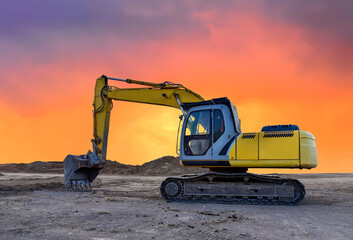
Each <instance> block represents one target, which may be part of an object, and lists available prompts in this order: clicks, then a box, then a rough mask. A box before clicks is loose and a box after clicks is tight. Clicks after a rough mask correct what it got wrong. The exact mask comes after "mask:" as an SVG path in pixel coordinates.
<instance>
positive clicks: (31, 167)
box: [0, 156, 208, 176]
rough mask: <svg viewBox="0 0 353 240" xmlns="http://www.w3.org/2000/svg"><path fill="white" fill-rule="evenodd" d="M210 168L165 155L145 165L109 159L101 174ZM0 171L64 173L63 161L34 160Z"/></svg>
mask: <svg viewBox="0 0 353 240" xmlns="http://www.w3.org/2000/svg"><path fill="white" fill-rule="evenodd" d="M207 170H208V169H202V168H187V167H182V166H180V164H179V158H178V157H173V156H165V157H161V158H158V159H156V160H153V161H150V162H147V163H144V164H143V165H136V166H135V165H127V164H122V163H119V162H116V161H110V160H107V163H106V165H105V167H104V168H103V169H102V170H101V171H100V173H101V174H120V175H143V176H173V175H183V174H196V173H200V172H207ZM0 172H25V173H60V174H64V164H63V162H39V161H37V162H32V163H29V164H24V163H20V164H0ZM0 176H1V175H0Z"/></svg>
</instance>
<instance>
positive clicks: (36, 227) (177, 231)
mask: <svg viewBox="0 0 353 240" xmlns="http://www.w3.org/2000/svg"><path fill="white" fill-rule="evenodd" d="M288 176H289V177H292V178H297V179H299V180H300V181H301V182H303V183H304V185H305V186H306V190H307V195H306V198H305V200H304V201H303V202H302V203H301V205H299V206H294V207H293V206H252V205H222V204H180V203H172V204H170V203H165V202H164V201H163V199H162V198H161V197H160V195H159V184H160V183H161V182H162V180H163V179H164V177H158V176H154V177H147V176H117V175H115V176H114V175H102V176H100V177H99V179H98V181H96V184H95V186H94V189H93V191H92V192H85V193H73V192H65V191H64V185H63V177H62V175H55V174H27V173H3V176H1V175H0V239H6V240H9V239H183V240H185V239H203V240H204V239H216V238H217V239H320V240H321V239H335V240H339V239H345V240H346V239H353V228H352V222H353V174H310V175H304V174H303V175H295V176H294V175H292V176H290V175H286V177H288Z"/></svg>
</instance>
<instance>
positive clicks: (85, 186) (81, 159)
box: [64, 151, 103, 191]
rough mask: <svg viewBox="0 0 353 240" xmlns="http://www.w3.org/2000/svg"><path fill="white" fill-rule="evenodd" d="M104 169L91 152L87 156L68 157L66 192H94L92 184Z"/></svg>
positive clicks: (66, 163)
mask: <svg viewBox="0 0 353 240" xmlns="http://www.w3.org/2000/svg"><path fill="white" fill-rule="evenodd" d="M102 168H103V166H102V164H101V160H100V159H99V158H98V157H97V155H96V154H95V153H93V152H91V151H88V153H87V154H86V155H67V156H66V158H65V160H64V175H65V187H66V191H90V190H92V182H93V181H94V179H95V178H96V177H97V176H98V174H99V170H101V169H102Z"/></svg>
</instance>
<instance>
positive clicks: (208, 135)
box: [181, 108, 212, 160]
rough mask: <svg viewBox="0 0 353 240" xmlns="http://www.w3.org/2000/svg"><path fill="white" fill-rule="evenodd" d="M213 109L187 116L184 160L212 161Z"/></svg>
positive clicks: (184, 135) (193, 112)
mask: <svg viewBox="0 0 353 240" xmlns="http://www.w3.org/2000/svg"><path fill="white" fill-rule="evenodd" d="M211 116H212V109H210V108H208V109H200V110H195V111H192V112H191V113H190V114H188V115H187V119H186V122H185V125H184V129H183V133H184V134H183V139H182V144H181V146H182V147H183V149H182V151H181V157H182V158H183V160H211V159H212V119H211Z"/></svg>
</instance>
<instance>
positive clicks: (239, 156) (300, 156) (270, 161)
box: [229, 130, 317, 168]
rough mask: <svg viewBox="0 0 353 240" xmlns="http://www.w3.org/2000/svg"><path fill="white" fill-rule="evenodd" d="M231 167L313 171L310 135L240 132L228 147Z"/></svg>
mask: <svg viewBox="0 0 353 240" xmlns="http://www.w3.org/2000/svg"><path fill="white" fill-rule="evenodd" d="M229 160H230V161H229V162H230V165H231V167H248V168H314V167H316V166H317V152H316V145H315V138H314V136H313V135H312V134H311V133H309V132H306V131H299V130H296V131H282V132H259V133H243V134H241V135H240V136H239V137H238V138H237V140H236V142H235V143H234V144H233V146H232V147H231V151H230V153H229Z"/></svg>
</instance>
